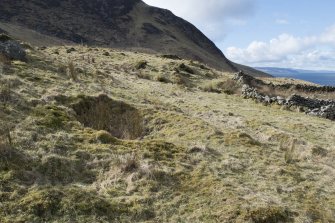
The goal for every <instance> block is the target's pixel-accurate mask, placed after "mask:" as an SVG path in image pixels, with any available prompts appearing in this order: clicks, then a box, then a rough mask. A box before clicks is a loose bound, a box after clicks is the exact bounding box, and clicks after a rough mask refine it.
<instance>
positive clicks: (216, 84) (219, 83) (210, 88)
mask: <svg viewBox="0 0 335 223" xmlns="http://www.w3.org/2000/svg"><path fill="white" fill-rule="evenodd" d="M239 88H240V86H239V84H238V83H237V82H236V81H234V80H231V79H227V80H212V81H210V82H207V83H206V84H205V85H204V86H203V87H202V89H203V90H204V91H206V92H213V93H219V94H220V93H225V94H229V95H231V94H235V93H237V92H238V89H239Z"/></svg>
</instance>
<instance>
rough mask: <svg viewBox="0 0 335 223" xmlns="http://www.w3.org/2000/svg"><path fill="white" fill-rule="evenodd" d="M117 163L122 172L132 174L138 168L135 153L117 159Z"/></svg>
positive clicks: (138, 164)
mask: <svg viewBox="0 0 335 223" xmlns="http://www.w3.org/2000/svg"><path fill="white" fill-rule="evenodd" d="M118 162H119V166H120V168H121V170H122V171H123V172H133V171H134V170H136V169H138V168H139V167H140V163H139V159H138V157H137V156H136V154H135V153H132V154H126V155H124V156H122V157H119V161H118Z"/></svg>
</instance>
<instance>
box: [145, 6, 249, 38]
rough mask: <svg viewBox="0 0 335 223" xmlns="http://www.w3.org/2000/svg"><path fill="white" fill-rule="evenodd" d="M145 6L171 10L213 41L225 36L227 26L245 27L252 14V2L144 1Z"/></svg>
mask: <svg viewBox="0 0 335 223" xmlns="http://www.w3.org/2000/svg"><path fill="white" fill-rule="evenodd" d="M144 1H145V2H146V3H147V4H149V5H152V6H157V7H160V8H166V9H169V10H171V11H172V12H173V13H174V14H176V15H177V16H180V17H182V18H184V19H186V20H188V21H190V22H192V23H193V24H195V25H196V26H197V27H198V28H200V30H202V31H203V32H204V33H206V34H207V35H208V36H209V37H210V38H212V39H213V40H220V39H222V37H224V36H225V35H226V32H225V31H226V30H224V29H227V27H228V26H234V25H238V26H241V25H245V24H246V18H247V17H248V16H250V15H252V14H253V13H254V9H255V1H254V0H234V1H232V0H182V1H181V0H144Z"/></svg>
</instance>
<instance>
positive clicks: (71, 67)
mask: <svg viewBox="0 0 335 223" xmlns="http://www.w3.org/2000/svg"><path fill="white" fill-rule="evenodd" d="M68 75H69V76H70V77H71V79H72V80H73V81H78V73H77V71H76V67H75V65H74V63H73V62H72V61H70V62H69V63H68Z"/></svg>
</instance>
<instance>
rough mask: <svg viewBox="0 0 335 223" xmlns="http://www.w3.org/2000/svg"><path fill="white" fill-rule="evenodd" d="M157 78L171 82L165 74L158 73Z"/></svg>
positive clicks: (164, 81)
mask: <svg viewBox="0 0 335 223" xmlns="http://www.w3.org/2000/svg"><path fill="white" fill-rule="evenodd" d="M155 80H156V81H159V82H162V83H170V80H169V79H168V78H167V77H166V76H165V75H164V74H157V75H156V77H155Z"/></svg>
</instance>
